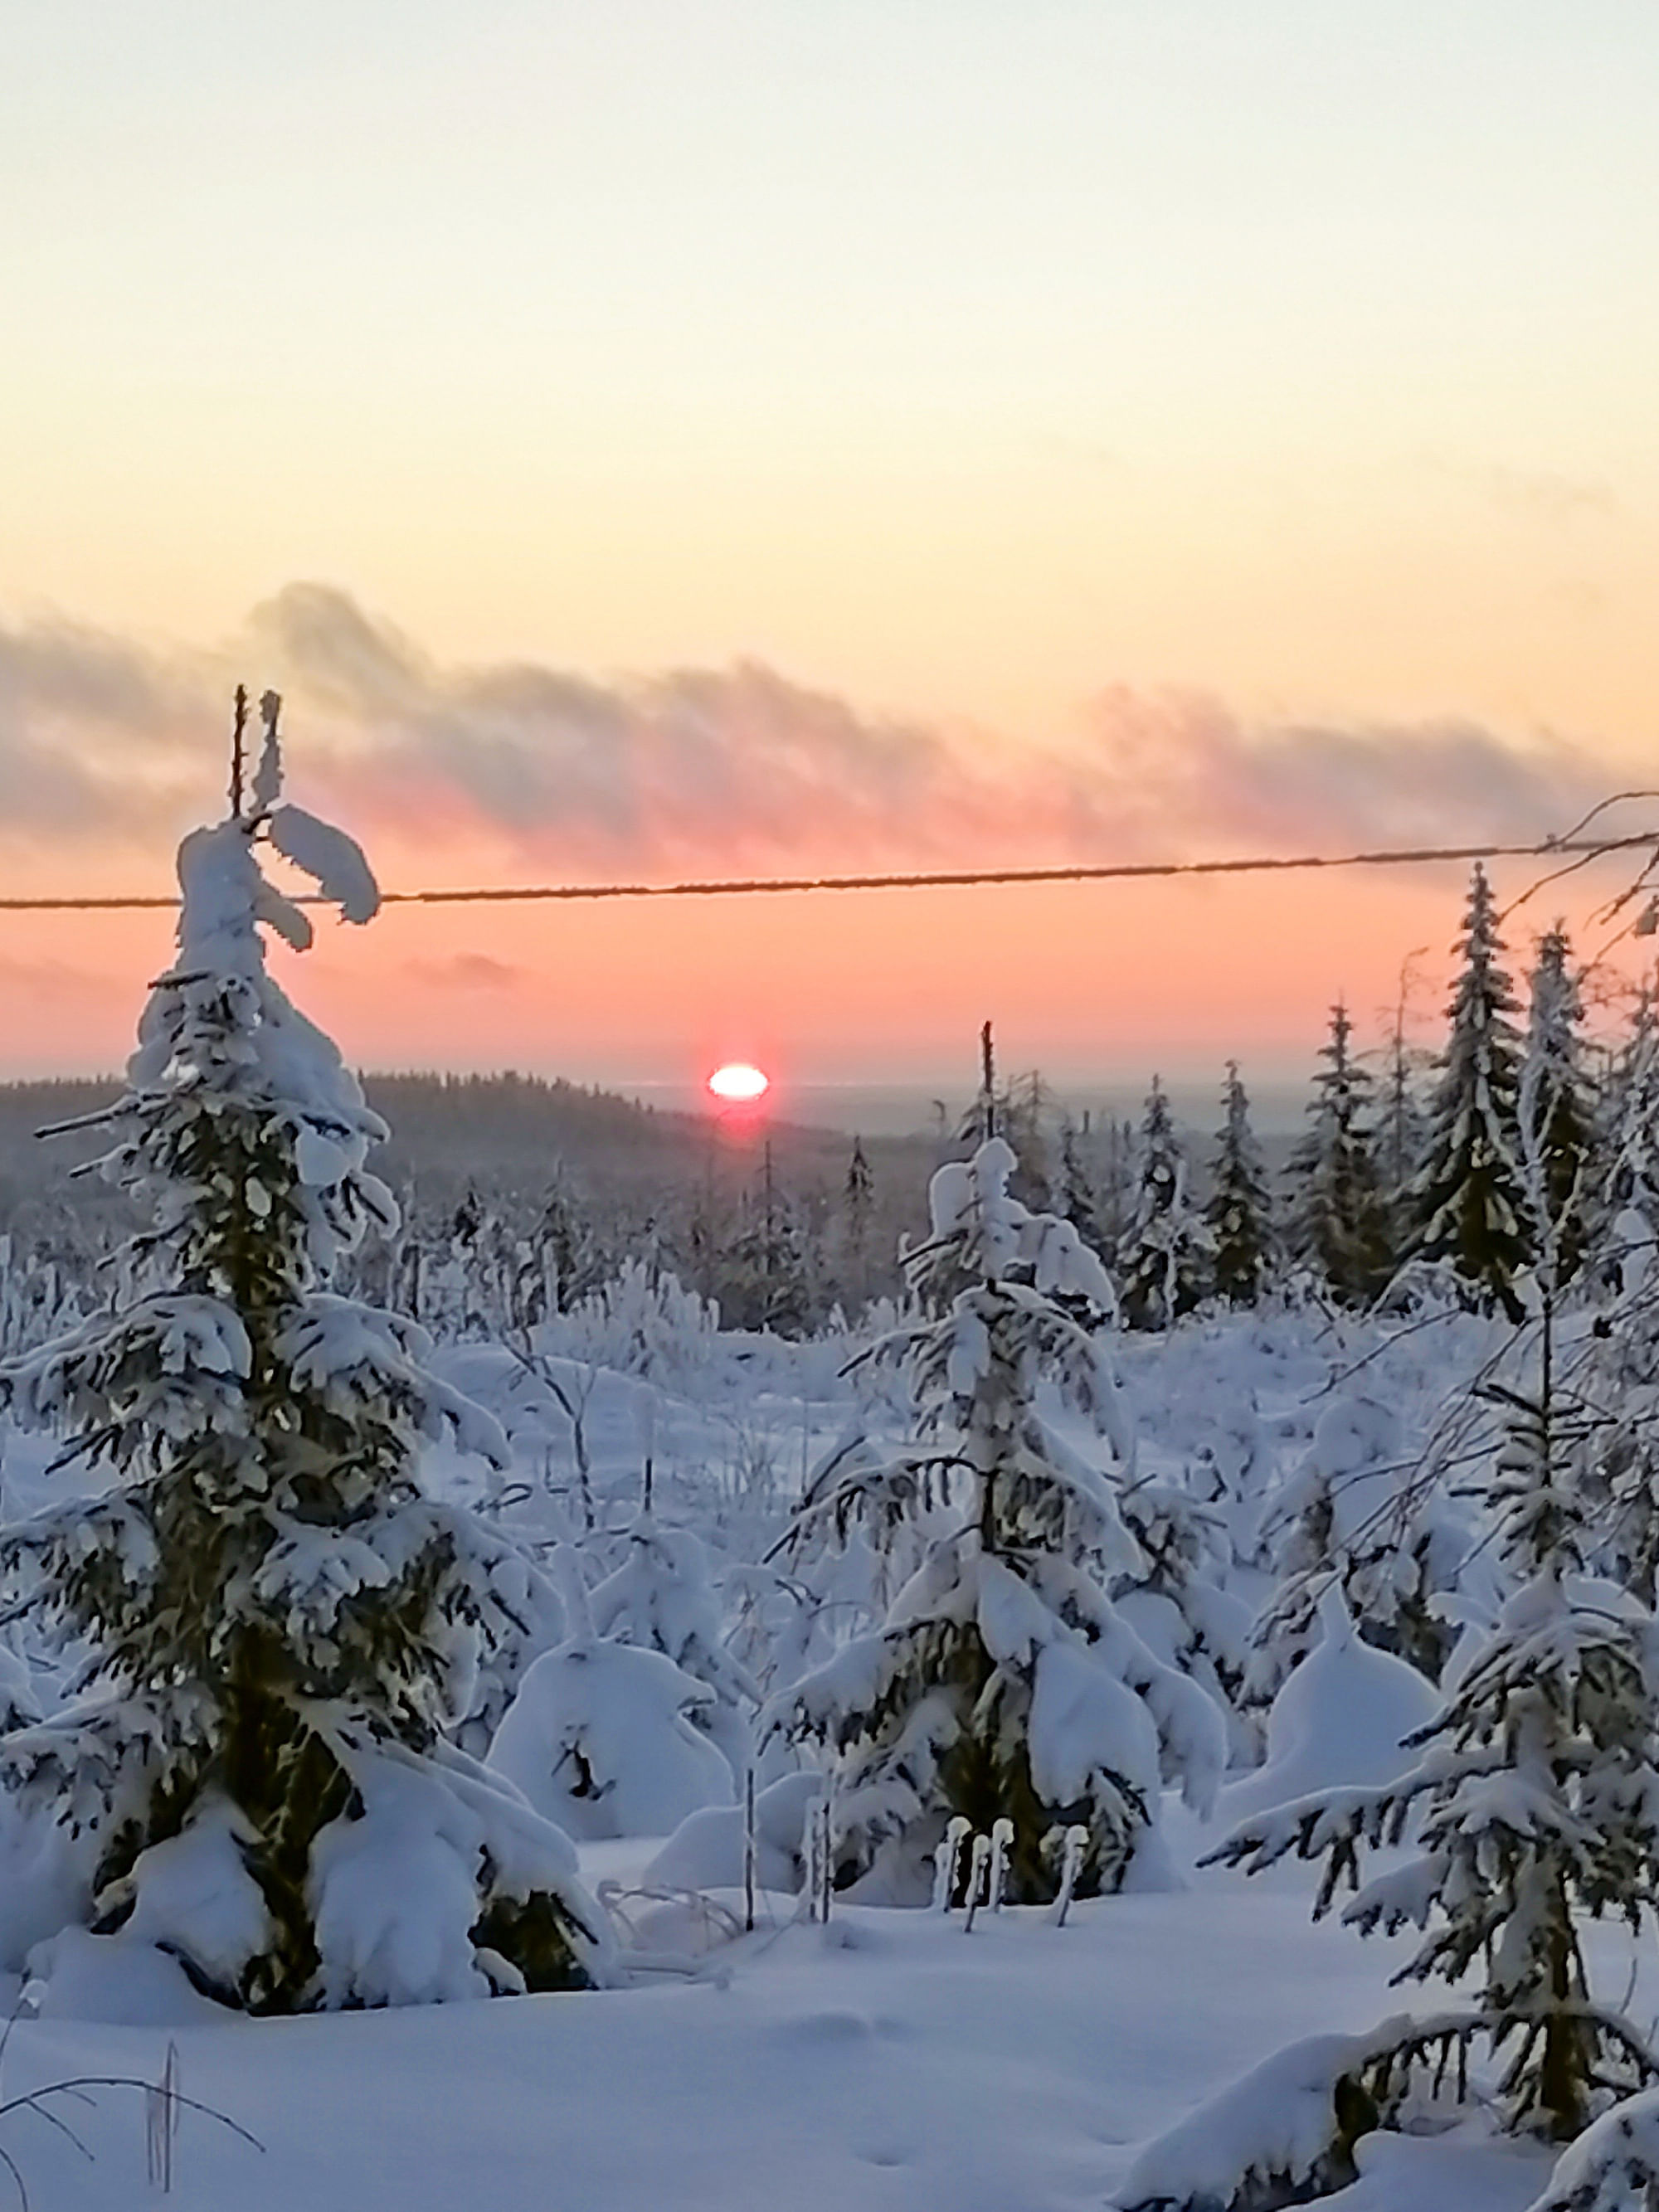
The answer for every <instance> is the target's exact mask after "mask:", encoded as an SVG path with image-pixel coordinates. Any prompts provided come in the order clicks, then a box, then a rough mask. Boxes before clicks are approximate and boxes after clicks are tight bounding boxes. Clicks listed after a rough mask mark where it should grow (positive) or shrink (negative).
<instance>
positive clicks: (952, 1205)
mask: <svg viewBox="0 0 1659 2212" xmlns="http://www.w3.org/2000/svg"><path fill="white" fill-rule="evenodd" d="M1013 1165H1014V1159H1013V1154H1012V1152H1011V1151H1010V1149H1009V1147H1008V1146H1007V1145H1006V1143H1004V1142H1003V1140H1002V1139H1000V1138H992V1139H988V1140H987V1142H986V1143H985V1144H983V1145H981V1146H980V1148H979V1150H978V1152H976V1153H975V1156H974V1158H972V1159H971V1160H969V1161H962V1162H957V1163H953V1164H951V1165H949V1166H947V1167H945V1168H942V1169H940V1170H939V1172H938V1174H937V1175H936V1176H934V1178H933V1188H932V1193H931V1197H932V1212H933V1236H932V1237H931V1238H930V1239H929V1241H928V1243H927V1244H926V1245H925V1246H923V1247H922V1248H921V1249H920V1250H918V1251H915V1252H913V1253H912V1254H910V1255H909V1256H908V1260H907V1262H906V1266H907V1272H908V1276H909V1279H910V1285H911V1288H912V1291H913V1293H914V1295H915V1298H916V1300H917V1303H918V1304H919V1305H920V1307H921V1310H922V1312H923V1314H924V1315H926V1316H929V1317H927V1318H924V1319H923V1320H921V1321H920V1322H916V1323H915V1324H914V1325H913V1326H912V1327H910V1328H907V1329H904V1330H901V1331H900V1332H898V1333H897V1334H896V1335H894V1336H893V1337H890V1338H889V1339H887V1340H884V1342H883V1343H882V1344H881V1345H880V1346H878V1347H877V1350H876V1353H875V1355H874V1356H875V1357H877V1358H882V1359H886V1360H889V1361H891V1362H895V1363H896V1364H899V1365H900V1366H901V1367H902V1369H903V1370H904V1371H905V1372H906V1374H907V1375H908V1380H909V1383H910V1387H911V1389H912V1392H913V1394H914V1398H915V1404H916V1407H917V1408H918V1413H917V1417H916V1431H917V1432H916V1434H915V1437H914V1439H913V1440H912V1441H911V1442H909V1443H905V1444H902V1445H901V1446H900V1447H899V1448H898V1449H896V1450H894V1449H884V1448H882V1447H881V1446H879V1445H878V1444H876V1443H866V1444H865V1445H864V1446H863V1447H862V1448H861V1449H858V1450H852V1449H848V1450H846V1451H843V1452H842V1454H841V1455H838V1457H837V1461H836V1465H835V1467H834V1468H833V1469H831V1470H829V1471H828V1472H827V1473H826V1476H825V1479H824V1480H823V1482H822V1483H821V1484H820V1485H819V1486H817V1487H816V1488H815V1491H814V1492H813V1494H812V1495H811V1498H809V1500H808V1504H807V1507H806V1508H805V1511H806V1512H807V1513H808V1514H811V1515H813V1516H819V1517H823V1518H827V1519H829V1520H830V1521H832V1522H834V1521H836V1520H839V1521H840V1522H842V1523H845V1522H848V1521H854V1520H858V1519H860V1518H863V1519H866V1520H867V1521H869V1522H873V1523H874V1524H875V1525H876V1526H878V1527H880V1528H896V1529H901V1530H903V1529H909V1530H912V1531H914V1532H915V1534H916V1535H917V1536H918V1538H919V1540H920V1541H919V1548H920V1551H921V1560H920V1565H918V1567H917V1568H916V1571H915V1573H914V1574H913V1575H912V1577H911V1578H910V1580H909V1581H908V1583H907V1584H906V1585H905V1586H904V1587H903V1588H902V1589H900V1591H899V1592H898V1593H897V1595H896V1597H895V1598H894V1600H893V1601H892V1604H891V1607H890V1609H889V1612H888V1615H887V1618H886V1620H885V1621H884V1624H883V1626H881V1628H880V1629H879V1630H878V1632H876V1633H875V1634H873V1635H866V1636H861V1637H858V1638H854V1639H853V1641H852V1642H850V1643H849V1644H847V1645H846V1646H844V1648H843V1649H842V1650H840V1651H839V1652H837V1653H836V1655H835V1656H833V1657H831V1658H830V1659H829V1661H828V1662H827V1663H825V1664H824V1665H823V1666H821V1667H819V1668H817V1670H816V1671H814V1672H813V1673H811V1674H808V1675H806V1676H805V1678H804V1679H803V1680H800V1681H799V1682H797V1683H795V1684H794V1685H793V1686H792V1687H790V1688H789V1689H787V1690H786V1691H784V1692H781V1694H780V1695H779V1697H778V1698H777V1699H775V1704H774V1708H773V1712H774V1724H775V1725H777V1726H781V1727H782V1728H784V1729H787V1731H788V1732H789V1733H790V1734H792V1735H794V1736H795V1737H797V1738H798V1739H800V1740H804V1741H809V1742H811V1743H814V1744H816V1745H818V1746H822V1747H827V1748H828V1750H829V1753H830V1756H831V1759H832V1761H833V1772H834V1774H835V1778H836V1806H837V1814H836V1818H837V1844H838V1852H839V1858H838V1865H839V1867H840V1869H841V1870H842V1877H843V1879H854V1878H860V1877H867V1878H868V1880H869V1882H870V1885H871V1886H870V1888H869V1889H868V1891H867V1892H866V1893H867V1894H871V1895H876V1894H880V1895H883V1896H886V1897H890V1898H892V1899H904V1900H907V1901H914V1902H916V1903H921V1902H922V1901H923V1900H924V1899H926V1897H927V1895H928V1893H929V1890H930V1888H931V1886H932V1885H931V1882H930V1881H929V1876H928V1869H929V1868H930V1866H931V1865H932V1864H933V1861H934V1853H935V1851H936V1850H937V1848H938V1846H939V1843H940V1840H941V1838H944V1836H945V1832H946V1828H947V1826H948V1824H949V1822H950V1821H951V1820H952V1818H953V1817H956V1816H961V1817H963V1818H965V1819H966V1820H968V1821H969V1823H970V1824H971V1826H973V1827H974V1828H975V1829H976V1830H980V1831H985V1832H988V1830H989V1828H990V1826H991V1825H992V1823H993V1822H994V1820H997V1819H998V1818H999V1817H1000V1816H1003V1815H1005V1814H1006V1816H1007V1817H1008V1818H1009V1819H1011V1820H1012V1821H1013V1824H1014V1830H1015V1833H1014V1838H1013V1842H1012V1847H1011V1849H1010V1851H1009V1857H1008V1892H1009V1895H1010V1897H1011V1899H1012V1900H1013V1901H1015V1902H1017V1903H1021V1904H1029V1903H1034V1902H1038V1901H1042V1900H1044V1899H1048V1898H1050V1897H1052V1896H1053V1894H1054V1883H1055V1877H1056V1868H1055V1865H1054V1859H1053V1857H1052V1855H1051V1854H1050V1853H1048V1850H1046V1848H1045V1846H1046V1842H1047V1839H1048V1837H1049V1836H1050V1835H1051V1834H1054V1833H1063V1832H1064V1831H1065V1830H1066V1828H1068V1827H1071V1826H1078V1825H1081V1826H1085V1827H1086V1828H1087V1829H1088V1831H1089V1833H1090V1838H1091V1845H1090V1850H1089V1854H1088V1858H1087V1863H1086V1864H1085V1868H1084V1869H1083V1870H1082V1873H1081V1875H1080V1877H1079V1881H1080V1886H1081V1887H1084V1888H1085V1889H1086V1890H1088V1891H1091V1892H1094V1891H1098V1890H1102V1889H1111V1888H1114V1887H1116V1886H1117V1884H1118V1883H1119V1882H1120V1881H1121V1878H1122V1876H1123V1874H1124V1872H1125V1870H1126V1869H1127V1865H1128V1863H1129V1862H1130V1860H1131V1859H1132V1858H1133V1855H1134V1852H1135V1850H1136V1849H1137V1847H1138V1845H1139V1843H1140V1842H1141V1840H1142V1838H1144V1837H1145V1836H1146V1833H1147V1832H1148V1830H1149V1829H1150V1827H1151V1826H1152V1822H1153V1820H1154V1819H1155V1817H1156V1813H1157V1806H1158V1796H1159V1792H1160V1790H1161V1789H1162V1786H1163V1784H1164V1780H1165V1778H1166V1777H1167V1778H1170V1779H1172V1780H1178V1781H1179V1782H1180V1783H1181V1784H1182V1787H1183V1788H1184V1790H1186V1791H1187V1793H1188V1796H1189V1797H1190V1798H1191V1799H1193V1800H1194V1802H1196V1803H1198V1804H1200V1806H1201V1805H1203V1804H1205V1803H1206V1802H1208V1799H1209V1796H1210V1795H1211V1793H1212V1790H1213V1788H1214V1785H1215V1782H1216V1778H1217V1777H1218V1773H1219V1771H1220V1768H1221V1765H1222V1764H1223V1763H1224V1759H1225V1723H1224V1721H1223V1718H1222V1715H1221V1713H1220V1711H1219V1710H1218V1707H1217V1706H1216V1705H1215V1703H1214V1701H1213V1700H1212V1699H1211V1698H1210V1697H1209V1696H1208V1695H1207V1694H1206V1692H1204V1691H1203V1690H1202V1689H1200V1687H1199V1686H1198V1685H1197V1684H1196V1683H1194V1682H1193V1681H1192V1680H1189V1679H1188V1677H1187V1676H1186V1675H1185V1674H1182V1673H1181V1672H1180V1671H1179V1669H1178V1668H1175V1667H1173V1666H1171V1665H1170V1664H1169V1663H1168V1662H1166V1661H1164V1660H1163V1659H1160V1658H1159V1657H1158V1655H1157V1654H1156V1653H1155V1652H1153V1651H1152V1650H1149V1649H1148V1647H1147V1645H1146V1644H1145V1643H1144V1642H1143V1641H1142V1639H1141V1638H1139V1636H1138V1635H1137V1634H1136V1633H1135V1632H1134V1631H1133V1629H1132V1628H1131V1627H1130V1626H1129V1624H1128V1623H1127V1620H1124V1619H1123V1618H1122V1616H1121V1614H1120V1613H1118V1611H1117V1609H1116V1608H1115V1606H1114V1604H1113V1602H1112V1600H1111V1598H1110V1596H1109V1595H1108V1583H1109V1577H1111V1576H1113V1575H1114V1574H1115V1573H1116V1572H1118V1571H1121V1570H1123V1569H1125V1568H1128V1569H1133V1568H1134V1567H1136V1566H1137V1565H1139V1553H1138V1551H1137V1548H1136V1547H1135V1544H1134V1541H1133V1538H1132V1537H1131V1535H1130V1534H1129V1533H1128V1532H1127V1529H1126V1528H1125V1527H1124V1525H1123V1522H1122V1520H1121V1517H1120V1516H1119V1512H1118V1505H1117V1498H1118V1488H1119V1475H1120V1473H1121V1470H1122V1469H1124V1468H1127V1466H1128V1465H1129V1463H1130V1462H1131V1459H1132V1455H1133V1442H1132V1437H1131V1435H1130V1431H1129V1427H1128V1424H1127V1419H1125V1417H1124V1414H1123V1410H1122V1404H1121V1396H1120V1394H1119V1391H1118V1388H1117V1384H1116V1382H1115V1376H1113V1374H1112V1372H1111V1370H1110V1368H1109V1365H1108V1364H1107V1360H1106V1357H1105V1349H1104V1345H1103V1341H1102V1339H1101V1336H1100V1334H1099V1333H1098V1332H1099V1330H1100V1329H1101V1328H1103V1327H1104V1326H1105V1324H1106V1322H1107V1321H1108V1318H1109V1315H1110V1312H1111V1310H1112V1292H1111V1286H1110V1284H1109V1282H1108V1280H1107V1279H1106V1276H1105V1274H1104V1272H1103V1269H1102V1267H1101V1266H1100V1263H1099V1261H1097V1259H1096V1258H1095V1256H1094V1255H1092V1254H1091V1253H1090V1252H1089V1251H1087V1249H1085V1247H1084V1245H1083V1244H1082V1243H1081V1242H1080V1240H1079V1237H1078V1235H1077V1231H1075V1230H1074V1229H1073V1227H1072V1225H1070V1223H1068V1222H1064V1221H1060V1220H1059V1219H1057V1218H1055V1217H1054V1216H1053V1215H1050V1214H1035V1213H1032V1212H1029V1211H1028V1210H1027V1208H1026V1207H1025V1206H1023V1205H1021V1204H1020V1203H1019V1201H1018V1200H1016V1199H1015V1198H1013V1197H1012V1195H1011V1194H1010V1191H1009V1179H1010V1176H1011V1175H1012V1170H1013ZM1068 1306H1069V1307H1071V1308H1072V1309H1073V1310H1067V1307H1068ZM1079 1314H1082V1315H1086V1316H1089V1317H1090V1318H1091V1319H1092V1321H1093V1322H1094V1323H1095V1328H1093V1329H1091V1328H1089V1327H1087V1326H1085V1322H1084V1320H1082V1319H1080V1318H1079V1317H1078V1316H1079ZM1045 1386H1047V1387H1048V1389H1052V1390H1053V1391H1054V1392H1055V1393H1056V1394H1057V1395H1060V1396H1061V1397H1063V1398H1066V1399H1069V1400H1070V1401H1071V1402H1072V1403H1073V1406H1076V1407H1079V1408H1081V1409H1083V1410H1084V1411H1085V1413H1090V1414H1092V1416H1093V1417H1094V1419H1095V1421H1096V1424H1097V1435H1098V1436H1099V1437H1100V1443H1099V1445H1098V1448H1097V1451H1090V1450H1086V1449H1079V1447H1078V1446H1077V1445H1075V1444H1073V1443H1071V1442H1070V1441H1068V1440H1066V1439H1065V1438H1062V1437H1061V1436H1060V1434H1059V1433H1058V1432H1057V1430H1056V1428H1055V1426H1054V1424H1053V1423H1052V1422H1051V1421H1050V1420H1049V1419H1048V1418H1047V1417H1046V1415H1045V1413H1044V1412H1043V1411H1042V1410H1040V1406H1039V1393H1040V1392H1041V1391H1042V1390H1043V1389H1044V1387H1045Z"/></svg>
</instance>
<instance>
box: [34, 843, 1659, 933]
mask: <svg viewBox="0 0 1659 2212" xmlns="http://www.w3.org/2000/svg"><path fill="white" fill-rule="evenodd" d="M1643 848H1650V849H1652V848H1659V830H1652V829H1650V830H1645V831H1642V832H1640V833H1638V835H1636V836H1626V837H1599V838H1586V837H1546V838H1543V839H1541V840H1540V841H1539V842H1536V843H1534V844H1530V845H1499V844H1485V845H1416V846H1407V847H1401V848H1388V849H1383V850H1379V851H1376V852H1361V853H1339V854H1328V853H1299V854H1291V855H1289V856H1279V857H1274V856H1271V855H1266V854H1255V855H1252V856H1251V857H1249V858H1248V859H1241V860H1115V861H1109V862H1103V863H1099V864H1089V863H1079V864H1077V865H1075V866H1062V867H1049V868H949V869H939V870H934V871H927V872H918V873H912V874H908V875H860V876H731V877H724V878H715V879H712V880H707V881H691V882H686V883H677V884H647V883H617V884H483V885H477V886H474V887H472V888H471V889H465V890H412V891H397V890H392V891H384V892H382V893H381V901H382V903H383V904H385V905H386V906H508V905H517V904H523V903H530V902H542V901H568V900H572V899H641V898H735V897H747V896H754V895H756V894H761V893H767V892H779V891H796V892H802V891H885V890H960V889H963V888H967V887H970V886H972V885H975V884H1085V883H1111V882H1133V881H1139V880H1146V879H1149V878H1171V877H1174V878H1179V877H1182V876H1190V877H1200V876H1249V875H1278V874H1292V873H1296V872H1304V873H1306V872H1310V871H1312V870H1316V869H1328V868H1399V867H1421V866H1430V865H1431V864H1432V863H1434V862H1436V861H1443V860H1559V859H1563V858H1569V857H1577V858H1578V859H1580V860H1595V859H1599V858H1601V857H1603V856H1604V855H1606V854H1613V853H1626V852H1632V851H1639V850H1641V849H1643ZM178 903H179V901H178V897H177V896H176V894H173V895H167V894H160V893H157V894H153V895H149V896H125V895H119V896H116V895H112V896H55V897H32V898H5V897H0V913H4V914H68V913H77V914H117V913H137V912H141V911H154V910H163V909H168V908H174V907H176V906H177V905H178ZM298 903H299V904H300V905H302V906H325V905H327V904H328V903H329V901H328V900H327V899H326V898H325V897H324V896H322V895H321V894H320V893H317V892H313V893H306V894H302V895H301V897H300V899H299V900H298Z"/></svg>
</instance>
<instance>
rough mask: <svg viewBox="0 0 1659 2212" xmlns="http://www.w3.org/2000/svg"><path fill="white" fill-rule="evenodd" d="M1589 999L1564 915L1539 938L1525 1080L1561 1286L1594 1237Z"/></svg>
mask: <svg viewBox="0 0 1659 2212" xmlns="http://www.w3.org/2000/svg"><path fill="white" fill-rule="evenodd" d="M1583 1019H1584V1009H1583V1000H1582V999H1581V997H1580V995H1579V989H1578V983H1577V978H1576V977H1575V976H1574V975H1573V974H1572V973H1571V969H1570V968H1569V966H1568V945H1567V937H1566V932H1565V928H1564V927H1562V925H1561V924H1560V923H1559V922H1558V923H1557V924H1556V926H1555V927H1554V928H1553V929H1549V930H1546V932H1545V933H1544V934H1543V936H1542V937H1541V938H1540V939H1539V940H1538V958H1537V961H1536V963H1535V964H1534V968H1533V971H1532V1000H1531V1006H1530V1009H1529V1013H1528V1024H1527V1044H1526V1056H1525V1059H1524V1060H1523V1062H1522V1077H1521V1080H1522V1087H1523V1089H1528V1088H1529V1089H1530V1091H1532V1092H1533V1093H1534V1094H1535V1097H1536V1105H1535V1108H1534V1109H1533V1110H1532V1112H1531V1114H1530V1115H1529V1117H1528V1118H1529V1119H1530V1120H1532V1121H1534V1124H1535V1126H1536V1127H1537V1130H1538V1141H1539V1151H1540V1161H1539V1165H1540V1169H1541V1193H1540V1201H1541V1206H1542V1209H1543V1211H1544V1212H1545V1214H1546V1215H1547V1221H1548V1227H1549V1231H1550V1234H1551V1236H1552V1237H1553V1247H1554V1253H1555V1261H1554V1265H1555V1270H1556V1285H1557V1288H1558V1289H1559V1288H1561V1287H1563V1286H1564V1285H1566V1284H1568V1283H1570V1282H1571V1280H1572V1279H1573V1277H1574V1276H1575V1275H1576V1274H1577V1273H1578V1270H1579V1268H1580V1267H1582V1266H1583V1260H1584V1255H1585V1251H1586V1249H1587V1247H1588V1244H1589V1214H1590V1205H1591V1192H1590V1188H1589V1186H1590V1182H1591V1180H1592V1177H1593V1174H1594V1153H1595V1101H1594V1098H1593V1096H1592V1093H1591V1090H1590V1085H1589V1078H1588V1076H1587V1074H1586V1073H1585V1069H1584V1053H1583V1036H1582V1031H1583Z"/></svg>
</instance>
